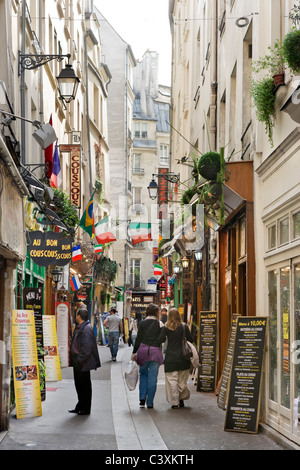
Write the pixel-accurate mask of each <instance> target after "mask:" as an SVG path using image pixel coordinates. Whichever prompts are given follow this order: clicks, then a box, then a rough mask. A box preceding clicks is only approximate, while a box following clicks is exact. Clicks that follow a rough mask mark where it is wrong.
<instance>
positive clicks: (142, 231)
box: [129, 222, 152, 246]
mask: <svg viewBox="0 0 300 470" xmlns="http://www.w3.org/2000/svg"><path fill="white" fill-rule="evenodd" d="M129 230H130V234H131V241H132V244H133V246H134V245H137V244H138V243H143V242H149V241H150V242H151V241H152V237H151V224H143V223H140V222H132V223H131V224H130V225H129Z"/></svg>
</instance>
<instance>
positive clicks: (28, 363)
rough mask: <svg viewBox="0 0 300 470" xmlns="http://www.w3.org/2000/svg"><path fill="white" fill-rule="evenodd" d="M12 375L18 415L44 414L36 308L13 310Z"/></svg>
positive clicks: (25, 416)
mask: <svg viewBox="0 0 300 470" xmlns="http://www.w3.org/2000/svg"><path fill="white" fill-rule="evenodd" d="M12 354H13V376H14V386H15V397H16V409H17V418H18V419H22V418H32V417H35V416H41V415H42V403H41V392H40V380H39V366H38V356H37V349H36V335H35V321H34V311H33V310H13V313H12Z"/></svg>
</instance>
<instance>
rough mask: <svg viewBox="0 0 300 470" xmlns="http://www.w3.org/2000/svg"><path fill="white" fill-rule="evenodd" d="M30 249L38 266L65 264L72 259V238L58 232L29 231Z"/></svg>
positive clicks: (32, 257) (30, 253) (31, 255)
mask: <svg viewBox="0 0 300 470" xmlns="http://www.w3.org/2000/svg"><path fill="white" fill-rule="evenodd" d="M27 240H28V241H29V243H28V251H29V255H30V257H31V259H32V260H33V262H34V263H35V264H37V265H38V266H43V267H46V266H50V265H51V264H55V265H57V266H65V265H66V264H68V263H70V261H71V260H72V240H71V238H66V237H63V236H62V234H61V233H56V232H41V231H34V232H27Z"/></svg>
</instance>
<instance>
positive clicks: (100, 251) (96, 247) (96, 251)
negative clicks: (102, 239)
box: [95, 245, 103, 254]
mask: <svg viewBox="0 0 300 470" xmlns="http://www.w3.org/2000/svg"><path fill="white" fill-rule="evenodd" d="M102 252H103V246H102V245H95V253H96V254H98V253H102Z"/></svg>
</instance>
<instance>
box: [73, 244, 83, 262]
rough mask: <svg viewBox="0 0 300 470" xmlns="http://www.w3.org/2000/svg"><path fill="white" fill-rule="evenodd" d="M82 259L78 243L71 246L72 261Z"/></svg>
mask: <svg viewBox="0 0 300 470" xmlns="http://www.w3.org/2000/svg"><path fill="white" fill-rule="evenodd" d="M81 259H82V253H81V248H80V245H76V246H73V248H72V261H79V260H81Z"/></svg>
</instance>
